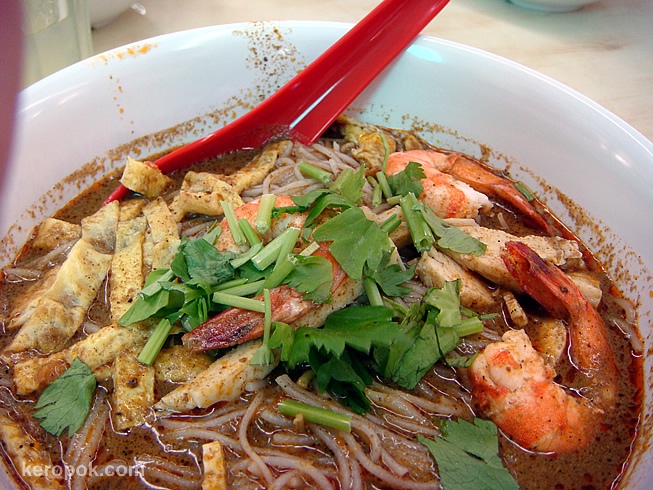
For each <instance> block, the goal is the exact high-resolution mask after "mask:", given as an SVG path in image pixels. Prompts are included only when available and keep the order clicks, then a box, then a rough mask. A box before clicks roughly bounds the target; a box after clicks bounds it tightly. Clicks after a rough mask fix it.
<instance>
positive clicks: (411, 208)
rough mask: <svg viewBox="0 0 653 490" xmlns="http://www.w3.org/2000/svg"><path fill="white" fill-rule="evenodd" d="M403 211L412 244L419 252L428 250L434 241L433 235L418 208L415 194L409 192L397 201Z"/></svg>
mask: <svg viewBox="0 0 653 490" xmlns="http://www.w3.org/2000/svg"><path fill="white" fill-rule="evenodd" d="M399 204H400V205H401V210H402V211H403V213H404V219H405V220H406V224H407V225H408V231H409V232H410V236H411V238H412V239H413V244H414V245H415V248H416V249H417V251H418V252H419V253H422V252H426V251H427V250H430V249H431V247H432V246H433V244H434V243H435V237H434V236H433V232H432V231H431V228H430V227H429V225H428V223H427V222H426V220H425V219H424V216H422V213H421V211H420V210H419V201H417V198H416V197H415V194H413V193H412V192H409V193H408V194H407V195H406V196H405V197H403V198H402V199H401V201H400V202H399Z"/></svg>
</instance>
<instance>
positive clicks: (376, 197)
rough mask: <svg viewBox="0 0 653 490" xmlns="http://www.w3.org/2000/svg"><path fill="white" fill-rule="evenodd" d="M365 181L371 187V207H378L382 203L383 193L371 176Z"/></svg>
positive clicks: (377, 182)
mask: <svg viewBox="0 0 653 490" xmlns="http://www.w3.org/2000/svg"><path fill="white" fill-rule="evenodd" d="M367 181H368V182H369V183H370V184H371V185H372V206H375V207H376V206H380V205H381V201H383V191H382V190H381V185H380V184H379V181H378V180H376V179H375V178H374V177H372V176H370V177H368V178H367Z"/></svg>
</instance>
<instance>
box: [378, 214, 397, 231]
mask: <svg viewBox="0 0 653 490" xmlns="http://www.w3.org/2000/svg"><path fill="white" fill-rule="evenodd" d="M400 224H401V218H400V217H399V216H397V215H396V214H392V215H390V217H389V218H388V219H386V220H385V221H384V222H383V223H381V224H380V225H379V228H381V230H382V231H385V232H386V233H387V234H388V235H389V234H390V233H392V232H393V231H395V230H396V229H397V227H398V226H399V225H400Z"/></svg>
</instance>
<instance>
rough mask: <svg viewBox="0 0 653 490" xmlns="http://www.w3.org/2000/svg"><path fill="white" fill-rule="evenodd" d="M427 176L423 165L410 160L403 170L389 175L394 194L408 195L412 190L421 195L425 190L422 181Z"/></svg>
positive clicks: (389, 182)
mask: <svg viewBox="0 0 653 490" xmlns="http://www.w3.org/2000/svg"><path fill="white" fill-rule="evenodd" d="M425 178H426V174H425V173H424V170H423V169H422V165H421V164H419V163H417V162H408V165H406V168H404V169H403V170H402V171H401V172H397V173H396V174H394V175H389V176H388V184H389V185H390V189H391V190H392V194H393V195H395V196H396V195H401V196H406V195H408V193H409V192H412V193H413V194H415V195H416V196H419V195H420V194H421V193H422V191H423V190H424V185H422V182H420V181H421V180H422V179H425Z"/></svg>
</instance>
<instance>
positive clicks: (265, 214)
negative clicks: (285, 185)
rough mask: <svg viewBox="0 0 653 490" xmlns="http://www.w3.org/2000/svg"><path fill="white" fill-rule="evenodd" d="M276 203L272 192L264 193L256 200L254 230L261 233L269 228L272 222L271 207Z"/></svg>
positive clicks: (275, 197)
mask: <svg viewBox="0 0 653 490" xmlns="http://www.w3.org/2000/svg"><path fill="white" fill-rule="evenodd" d="M276 203H277V196H275V195H274V194H264V195H263V196H261V199H260V200H259V202H258V211H257V212H256V231H258V232H259V233H261V234H263V233H266V232H267V231H268V230H269V229H270V225H271V224H272V208H274V205H275V204H276Z"/></svg>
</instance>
